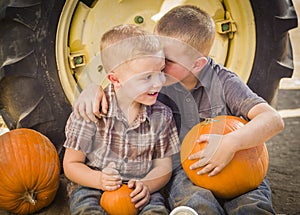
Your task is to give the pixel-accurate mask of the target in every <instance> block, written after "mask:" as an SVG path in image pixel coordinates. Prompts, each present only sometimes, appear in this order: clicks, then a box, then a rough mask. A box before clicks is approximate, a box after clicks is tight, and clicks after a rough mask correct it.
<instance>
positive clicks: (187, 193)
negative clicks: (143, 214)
mask: <svg viewBox="0 0 300 215" xmlns="http://www.w3.org/2000/svg"><path fill="white" fill-rule="evenodd" d="M163 193H164V194H165V195H166V198H167V199H168V203H169V206H170V208H171V209H174V208H175V207H178V206H181V205H185V206H189V207H191V208H193V209H194V210H196V211H197V212H198V214H205V215H208V214H229V215H232V214H241V215H245V214H275V212H274V209H273V207H272V202H271V190H270V187H269V185H268V181H267V179H266V178H265V179H264V180H263V182H262V183H261V185H260V186H259V187H258V188H257V189H255V190H252V191H250V192H248V193H245V194H243V195H241V196H238V197H236V198H234V199H231V200H221V199H217V198H216V197H215V196H214V195H213V194H212V192H211V191H209V190H207V189H204V188H201V187H198V186H195V185H193V183H192V182H191V181H190V180H189V179H188V177H187V176H186V174H185V172H184V170H183V169H182V167H178V168H177V169H175V170H173V175H172V178H171V180H170V182H169V183H168V185H167V186H166V187H165V188H164V190H163Z"/></svg>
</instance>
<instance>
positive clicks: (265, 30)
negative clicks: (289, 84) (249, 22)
mask: <svg viewBox="0 0 300 215" xmlns="http://www.w3.org/2000/svg"><path fill="white" fill-rule="evenodd" d="M251 5H252V9H253V12H254V18H255V25H256V53H255V59H254V64H253V68H252V71H251V75H250V77H249V79H248V82H247V84H248V86H249V87H250V88H251V89H252V90H253V91H254V92H256V93H257V94H258V95H260V96H261V97H263V98H264V99H265V100H266V101H268V102H269V103H273V104H274V99H276V97H275V95H276V94H277V90H278V86H279V81H280V79H281V78H283V77H291V76H292V74H293V70H294V65H293V51H292V46H291V42H290V37H289V33H288V31H289V30H290V29H292V28H295V27H297V15H296V12H295V9H294V6H293V3H292V1H291V0H274V1H260V0H251Z"/></svg>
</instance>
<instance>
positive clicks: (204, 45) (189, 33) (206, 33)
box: [155, 5, 215, 56]
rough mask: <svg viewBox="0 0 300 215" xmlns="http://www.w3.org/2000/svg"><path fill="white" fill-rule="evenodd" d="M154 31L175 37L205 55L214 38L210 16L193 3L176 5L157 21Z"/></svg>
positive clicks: (213, 27)
mask: <svg viewBox="0 0 300 215" xmlns="http://www.w3.org/2000/svg"><path fill="white" fill-rule="evenodd" d="M155 32H156V33H157V34H159V35H161V36H168V37H173V38H177V39H179V40H181V41H183V42H186V43H187V44H189V45H190V46H192V47H194V48H195V49H197V50H198V51H199V52H201V53H202V54H203V55H205V56H207V55H208V54H209V52H210V49H211V47H212V44H213V41H214V38H215V23H214V21H213V19H212V17H211V16H210V15H209V14H208V13H206V12H205V11H203V10H201V9H200V8H198V7H196V6H194V5H183V6H177V7H175V8H173V9H172V10H170V11H169V12H167V13H166V14H165V15H164V16H163V17H162V18H161V19H160V20H159V21H158V23H157V25H156V27H155Z"/></svg>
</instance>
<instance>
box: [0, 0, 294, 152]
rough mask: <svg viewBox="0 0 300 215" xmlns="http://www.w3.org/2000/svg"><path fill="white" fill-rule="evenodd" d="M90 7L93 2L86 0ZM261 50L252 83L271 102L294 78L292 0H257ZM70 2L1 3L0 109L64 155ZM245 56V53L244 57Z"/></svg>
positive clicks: (258, 47) (9, 119) (17, 125)
mask: <svg viewBox="0 0 300 215" xmlns="http://www.w3.org/2000/svg"><path fill="white" fill-rule="evenodd" d="M82 2H83V3H84V4H86V6H87V7H90V6H91V5H92V3H93V1H88V0H85V1H82ZM250 3H251V6H252V8H253V14H254V17H255V25H256V51H255V58H254V63H253V68H252V72H251V74H250V77H249V79H248V81H247V84H248V85H249V86H250V88H251V89H252V90H253V91H254V92H256V93H257V94H258V95H260V96H262V97H263V98H264V99H266V100H267V101H268V102H271V101H272V100H273V98H274V96H275V95H276V91H277V88H278V85H279V81H280V79H281V78H283V77H291V76H292V73H293V55H292V47H291V43H290V38H289V34H288V31H289V30H290V29H292V28H295V27H296V26H297V16H296V13H295V11H294V7H293V4H292V2H291V0H276V1H261V0H251V1H250ZM64 4H65V2H64V1H63V0H59V1H53V0H49V1H42V0H29V1H26V0H23V1H22V0H21V1H8V0H4V1H1V3H0V92H1V93H0V114H1V115H2V117H3V119H4V121H5V123H6V125H7V127H8V128H9V129H15V128H20V127H25V128H31V129H34V130H37V131H39V132H41V133H43V134H44V135H46V136H47V137H48V138H49V139H50V140H51V141H52V142H53V143H54V145H55V147H56V149H57V151H58V152H59V154H60V156H61V157H62V153H63V146H62V145H63V142H64V140H65V135H64V127H65V124H66V120H67V118H68V116H69V114H70V112H71V111H72V105H71V104H70V102H69V100H68V99H67V98H66V92H64V90H63V87H62V84H61V80H60V78H59V75H58V69H57V64H56V54H55V41H56V31H57V26H58V22H59V18H60V15H61V12H62V9H63V6H64ZM241 57H242V56H241Z"/></svg>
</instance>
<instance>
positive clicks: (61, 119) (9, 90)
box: [0, 0, 72, 158]
mask: <svg viewBox="0 0 300 215" xmlns="http://www.w3.org/2000/svg"><path fill="white" fill-rule="evenodd" d="M63 5H64V1H43V0H31V1H23V3H22V1H17V2H16V3H13V4H12V5H2V7H4V6H5V7H6V9H5V10H4V9H3V8H2V10H1V11H2V14H1V15H2V19H1V20H0V26H1V27H0V65H1V67H0V92H1V94H0V111H1V115H2V117H3V119H4V121H5V123H6V125H7V126H8V128H9V129H15V128H20V127H25V128H31V129H34V130H37V131H39V132H41V133H43V134H44V135H46V136H47V137H48V138H49V139H50V140H51V141H52V143H53V144H54V145H55V147H56V149H57V151H58V152H59V155H60V158H62V151H63V150H62V145H63V142H64V139H65V138H64V127H65V123H66V120H67V118H68V115H69V114H70V112H71V110H72V109H71V105H70V104H69V102H68V101H67V99H66V97H65V95H64V91H63V89H62V87H61V84H60V80H59V77H58V73H57V67H56V61H55V35H56V27H57V23H58V20H59V17H60V13H61V10H62V7H63Z"/></svg>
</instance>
